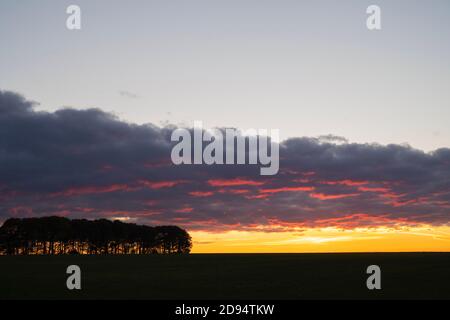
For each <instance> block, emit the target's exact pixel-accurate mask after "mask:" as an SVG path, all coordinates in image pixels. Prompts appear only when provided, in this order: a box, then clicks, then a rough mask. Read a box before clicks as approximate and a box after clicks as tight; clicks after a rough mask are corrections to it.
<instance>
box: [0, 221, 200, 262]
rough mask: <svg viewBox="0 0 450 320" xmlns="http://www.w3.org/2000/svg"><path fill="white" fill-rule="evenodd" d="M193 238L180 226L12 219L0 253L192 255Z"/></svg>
mask: <svg viewBox="0 0 450 320" xmlns="http://www.w3.org/2000/svg"><path fill="white" fill-rule="evenodd" d="M191 249H192V239H191V237H190V235H189V233H187V231H186V230H184V229H181V228H179V227H177V226H158V227H150V226H144V225H136V224H134V223H123V222H120V221H110V220H106V219H100V220H93V221H90V220H86V219H74V220H69V219H67V218H63V217H55V216H53V217H42V218H23V219H17V218H11V219H8V220H6V221H5V222H4V223H3V225H2V227H0V254H7V255H27V254H152V253H161V254H170V253H189V252H190V251H191Z"/></svg>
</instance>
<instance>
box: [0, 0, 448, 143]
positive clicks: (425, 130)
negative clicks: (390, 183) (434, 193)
mask: <svg viewBox="0 0 450 320" xmlns="http://www.w3.org/2000/svg"><path fill="white" fill-rule="evenodd" d="M70 4H77V5H79V6H80V7H81V9H82V30H81V31H69V30H67V29H66V27H65V20H66V18H67V14H66V13H65V9H66V7H67V6H68V5H70ZM370 4H377V5H379V6H380V7H381V10H382V30H380V31H369V30H367V28H366V24H365V21H366V17H367V14H366V12H365V11H366V8H367V6H368V5H370ZM0 39H2V44H1V50H0V88H1V89H3V90H12V91H16V92H19V93H21V94H24V95H25V96H26V97H27V98H28V99H32V100H35V101H37V102H39V103H40V106H39V109H40V110H50V111H53V110H56V109H58V108H60V107H62V106H72V107H75V108H88V107H98V108H101V109H103V110H107V111H112V112H114V113H115V114H117V115H118V116H119V117H120V118H121V119H123V120H126V121H129V122H137V123H145V122H152V123H155V124H159V125H160V124H164V123H167V122H169V123H174V124H185V125H188V126H191V125H192V124H193V121H194V120H202V121H203V122H204V123H205V125H206V126H208V127H213V126H235V127H240V128H243V129H245V128H279V129H280V130H281V136H282V138H287V137H292V136H318V135H322V134H335V135H340V136H344V137H346V138H348V139H349V140H350V141H353V142H379V143H382V144H386V143H404V142H407V143H410V144H411V145H412V146H414V147H416V148H420V149H423V150H427V151H429V150H433V149H436V148H439V147H448V146H450V126H449V120H450V105H449V104H450V90H449V88H450V60H449V59H448V58H449V56H450V41H448V39H450V2H448V1H446V0H443V1H436V0H433V1H381V0H380V1H286V0H282V1H251V0H245V1H198V0H194V1H170V2H168V1H126V2H124V1H103V0H102V1H100V0H97V1H82V0H80V1H47V0H39V1H31V0H30V1H3V0H2V1H1V2H0Z"/></svg>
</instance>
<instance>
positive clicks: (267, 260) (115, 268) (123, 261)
mask: <svg viewBox="0 0 450 320" xmlns="http://www.w3.org/2000/svg"><path fill="white" fill-rule="evenodd" d="M71 264H76V265H79V266H80V267H81V270H82V290H78V291H77V290H73V291H69V290H68V289H67V288H66V278H67V276H68V275H67V274H66V268H67V266H68V265H71ZM371 264H377V265H379V266H380V267H381V272H382V278H381V279H382V280H381V285H382V290H378V291H377V290H375V291H369V290H368V289H367V288H366V279H367V277H368V275H367V274H366V268H367V266H369V265H371ZM17 298H19V299H36V298H38V299H80V298H81V299H316V298H319V299H432V298H434V299H436V298H438V299H450V253H367V254H191V255H148V256H139V255H130V256H112V255H111V256H67V255H66V256H0V299H17Z"/></svg>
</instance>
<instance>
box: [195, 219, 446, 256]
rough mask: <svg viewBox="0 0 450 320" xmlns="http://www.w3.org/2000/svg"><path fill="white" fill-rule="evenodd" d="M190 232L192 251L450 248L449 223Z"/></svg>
mask: <svg viewBox="0 0 450 320" xmlns="http://www.w3.org/2000/svg"><path fill="white" fill-rule="evenodd" d="M256 229H257V230H258V228H256ZM190 234H191V236H192V239H193V243H194V246H193V250H192V253H302V252H304V253H308V252H317V253H319V252H413V251H414V252H417V251H419V252H420V251H436V252H437V251H439V252H449V251H450V226H441V227H433V226H420V227H398V228H390V227H389V228H388V227H377V228H355V229H351V230H349V229H338V228H334V227H327V228H307V229H300V228H299V229H298V231H296V230H294V231H286V232H283V231H281V232H276V231H275V232H267V231H265V230H264V228H261V230H260V231H259V230H258V231H237V230H233V231H226V232H206V231H191V232H190Z"/></svg>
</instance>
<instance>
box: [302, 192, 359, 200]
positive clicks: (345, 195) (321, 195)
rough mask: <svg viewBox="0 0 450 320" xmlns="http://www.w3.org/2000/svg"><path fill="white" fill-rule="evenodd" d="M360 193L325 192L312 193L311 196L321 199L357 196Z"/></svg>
mask: <svg viewBox="0 0 450 320" xmlns="http://www.w3.org/2000/svg"><path fill="white" fill-rule="evenodd" d="M358 195H359V193H350V194H324V193H310V194H309V196H310V197H311V198H315V199H320V200H331V199H343V198H349V197H356V196H358Z"/></svg>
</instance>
